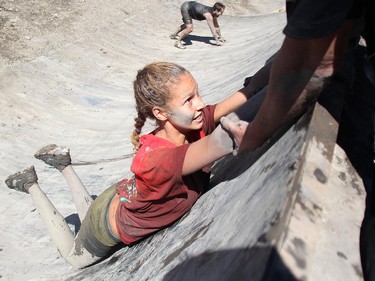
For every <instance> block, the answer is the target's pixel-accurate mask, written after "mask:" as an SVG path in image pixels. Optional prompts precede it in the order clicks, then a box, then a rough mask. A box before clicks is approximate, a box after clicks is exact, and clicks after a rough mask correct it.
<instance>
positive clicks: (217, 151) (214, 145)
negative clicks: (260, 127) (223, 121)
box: [182, 115, 248, 176]
mask: <svg viewBox="0 0 375 281" xmlns="http://www.w3.org/2000/svg"><path fill="white" fill-rule="evenodd" d="M233 117H234V119H231V121H232V122H234V120H235V118H236V115H233ZM236 120H237V121H236V122H237V126H238V129H239V130H236V132H235V134H236V135H233V137H232V135H230V133H228V131H225V130H224V129H223V128H222V126H221V125H219V126H217V127H216V129H215V130H214V131H213V132H212V134H210V135H208V136H207V137H204V138H202V139H200V140H198V141H196V142H193V143H192V144H190V146H189V148H188V150H187V151H186V155H185V159H184V164H183V166H182V175H183V176H186V175H188V174H191V173H194V172H196V171H198V170H200V169H202V168H203V167H206V166H207V165H210V164H211V163H213V162H215V161H216V160H219V159H220V158H221V157H223V156H225V155H227V154H229V153H231V152H232V151H233V148H234V147H235V146H236V145H237V146H238V142H237V138H240V137H242V136H243V134H244V131H245V130H246V128H247V125H248V123H247V122H245V121H241V120H239V119H238V118H237V119H236ZM234 142H235V143H234Z"/></svg>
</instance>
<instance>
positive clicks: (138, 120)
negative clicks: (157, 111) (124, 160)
mask: <svg viewBox="0 0 375 281" xmlns="http://www.w3.org/2000/svg"><path fill="white" fill-rule="evenodd" d="M134 121H135V123H134V127H135V129H134V131H133V132H132V134H131V135H130V141H131V142H132V144H133V151H134V152H137V151H138V149H139V147H140V146H139V138H140V135H141V132H142V127H143V125H144V124H145V122H146V117H145V116H144V115H143V114H142V113H141V112H138V116H137V117H135V118H134Z"/></svg>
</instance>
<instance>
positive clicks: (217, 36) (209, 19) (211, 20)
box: [203, 13, 223, 46]
mask: <svg viewBox="0 0 375 281" xmlns="http://www.w3.org/2000/svg"><path fill="white" fill-rule="evenodd" d="M203 16H204V17H205V18H206V21H207V24H208V26H209V28H210V30H211V33H212V36H213V37H214V38H215V41H216V45H218V46H221V45H223V42H221V41H220V27H219V24H218V23H217V19H216V18H214V17H213V16H212V15H211V13H204V14H203ZM215 22H216V25H217V27H216V26H215ZM217 28H218V29H219V33H218V32H217V31H216V29H217Z"/></svg>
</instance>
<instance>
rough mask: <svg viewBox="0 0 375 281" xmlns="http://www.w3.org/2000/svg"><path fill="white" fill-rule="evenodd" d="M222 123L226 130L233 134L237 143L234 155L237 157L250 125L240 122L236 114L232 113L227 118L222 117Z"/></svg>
mask: <svg viewBox="0 0 375 281" xmlns="http://www.w3.org/2000/svg"><path fill="white" fill-rule="evenodd" d="M220 123H221V125H222V126H223V128H224V129H225V130H228V131H229V132H230V133H231V134H232V136H233V139H234V143H235V148H234V150H233V155H237V153H238V149H239V147H240V145H241V143H242V140H243V137H244V135H245V132H246V129H247V126H248V125H249V123H248V122H246V121H242V120H240V119H239V118H238V116H237V115H236V114H235V113H230V114H228V115H227V116H224V117H221V119H220Z"/></svg>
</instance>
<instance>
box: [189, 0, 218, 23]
mask: <svg viewBox="0 0 375 281" xmlns="http://www.w3.org/2000/svg"><path fill="white" fill-rule="evenodd" d="M205 13H210V14H213V8H212V7H209V6H206V5H203V4H200V3H197V2H195V1H192V2H190V3H189V15H190V16H191V17H192V18H193V19H195V20H204V19H206V18H205V17H204V14H205Z"/></svg>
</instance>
